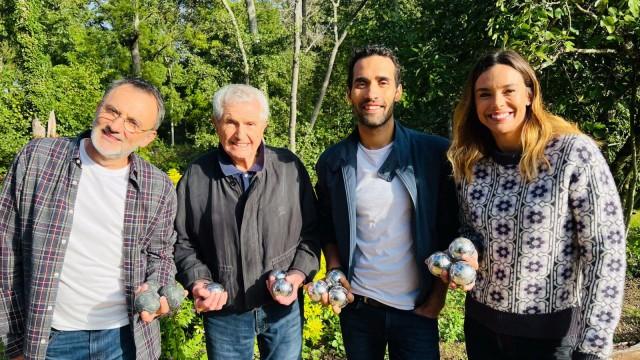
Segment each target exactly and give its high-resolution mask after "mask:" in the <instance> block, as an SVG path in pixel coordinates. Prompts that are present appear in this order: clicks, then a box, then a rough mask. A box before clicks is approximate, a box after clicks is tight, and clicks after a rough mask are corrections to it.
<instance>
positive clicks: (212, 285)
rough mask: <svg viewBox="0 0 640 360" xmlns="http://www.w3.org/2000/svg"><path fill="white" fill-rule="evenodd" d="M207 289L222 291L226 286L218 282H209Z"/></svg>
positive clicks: (214, 291) (215, 291) (211, 291)
mask: <svg viewBox="0 0 640 360" xmlns="http://www.w3.org/2000/svg"><path fill="white" fill-rule="evenodd" d="M207 291H209V292H210V293H222V292H224V286H222V284H218V283H217V282H210V283H208V284H207Z"/></svg>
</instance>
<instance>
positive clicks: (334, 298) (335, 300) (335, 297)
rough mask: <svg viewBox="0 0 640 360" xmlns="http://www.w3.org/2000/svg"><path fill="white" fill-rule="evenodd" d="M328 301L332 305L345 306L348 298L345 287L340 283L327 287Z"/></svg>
mask: <svg viewBox="0 0 640 360" xmlns="http://www.w3.org/2000/svg"><path fill="white" fill-rule="evenodd" d="M329 303H330V304H331V305H332V306H338V307H340V308H343V307H345V306H347V304H348V303H349V300H347V289H345V288H343V287H342V286H340V285H334V286H332V287H331V289H329Z"/></svg>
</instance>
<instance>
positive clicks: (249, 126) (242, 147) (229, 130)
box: [213, 100, 267, 171]
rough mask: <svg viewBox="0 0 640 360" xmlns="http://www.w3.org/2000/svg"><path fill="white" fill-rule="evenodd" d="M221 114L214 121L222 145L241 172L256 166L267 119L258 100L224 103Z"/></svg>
mask: <svg viewBox="0 0 640 360" xmlns="http://www.w3.org/2000/svg"><path fill="white" fill-rule="evenodd" d="M223 108H224V111H223V113H222V117H221V118H220V119H217V120H215V119H214V120H213V124H214V126H215V128H216V132H217V133H218V137H219V138H220V145H222V148H223V149H224V151H225V152H226V153H227V155H229V157H230V158H231V161H233V164H234V165H235V166H236V167H237V168H238V169H240V170H242V171H247V170H249V169H250V168H251V166H253V163H254V162H255V159H256V154H257V153H258V148H259V147H260V144H261V143H262V139H263V138H264V130H265V129H266V128H267V122H266V121H265V120H263V119H262V118H261V117H262V111H261V105H260V103H259V102H258V101H257V100H250V101H242V102H231V103H225V104H224V106H223Z"/></svg>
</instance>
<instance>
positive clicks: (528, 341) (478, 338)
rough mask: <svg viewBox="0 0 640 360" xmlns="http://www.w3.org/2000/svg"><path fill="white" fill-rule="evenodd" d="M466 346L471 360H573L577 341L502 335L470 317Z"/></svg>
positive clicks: (465, 324) (567, 338)
mask: <svg viewBox="0 0 640 360" xmlns="http://www.w3.org/2000/svg"><path fill="white" fill-rule="evenodd" d="M464 335H465V339H466V340H465V345H466V347H467V356H468V357H469V360H484V359H492V360H494V359H495V360H511V359H514V360H515V359H518V360H520V359H523V360H571V356H572V354H573V347H574V344H575V343H576V338H575V337H564V338H560V339H534V338H526V337H519V336H510V335H505V334H498V333H496V332H494V331H492V330H491V329H489V328H487V327H486V326H484V325H482V324H481V323H480V322H478V321H476V320H474V319H472V318H470V317H468V316H467V317H466V318H465V321H464Z"/></svg>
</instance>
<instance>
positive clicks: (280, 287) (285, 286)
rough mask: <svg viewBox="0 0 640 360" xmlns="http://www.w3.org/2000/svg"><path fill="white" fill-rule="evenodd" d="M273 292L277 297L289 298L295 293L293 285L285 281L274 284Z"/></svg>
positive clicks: (281, 280)
mask: <svg viewBox="0 0 640 360" xmlns="http://www.w3.org/2000/svg"><path fill="white" fill-rule="evenodd" d="M271 291H272V292H273V294H274V295H275V296H284V297H287V296H289V295H291V293H292V292H293V285H292V284H291V283H290V282H288V281H287V280H285V279H278V280H276V282H274V283H273V286H272V287H271Z"/></svg>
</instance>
